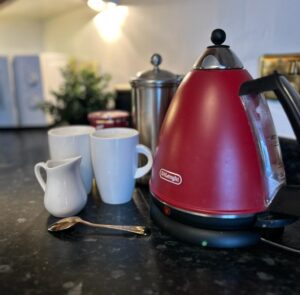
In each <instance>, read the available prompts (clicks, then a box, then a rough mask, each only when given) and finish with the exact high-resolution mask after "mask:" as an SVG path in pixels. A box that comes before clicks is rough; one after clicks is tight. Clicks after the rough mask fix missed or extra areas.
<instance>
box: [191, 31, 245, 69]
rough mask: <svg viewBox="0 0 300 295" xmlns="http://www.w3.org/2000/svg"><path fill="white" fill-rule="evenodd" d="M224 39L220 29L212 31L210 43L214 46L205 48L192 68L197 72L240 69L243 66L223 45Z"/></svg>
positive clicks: (228, 48) (226, 46)
mask: <svg viewBox="0 0 300 295" xmlns="http://www.w3.org/2000/svg"><path fill="white" fill-rule="evenodd" d="M225 39H226V33H225V32H224V31H223V30H222V29H216V30H213V32H212V33H211V41H212V42H213V43H214V45H212V46H208V47H207V49H206V51H205V52H204V54H203V55H202V56H201V57H200V58H199V59H198V60H197V62H196V63H195V65H194V67H193V68H194V69H197V70H202V69H205V70H216V69H220V70H225V69H242V68H243V64H242V63H241V61H240V60H239V58H238V57H237V56H236V55H235V54H234V52H233V51H232V50H231V49H230V47H229V46H228V45H223V43H224V41H225Z"/></svg>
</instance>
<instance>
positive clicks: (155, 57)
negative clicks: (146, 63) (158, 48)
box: [151, 53, 162, 69]
mask: <svg viewBox="0 0 300 295" xmlns="http://www.w3.org/2000/svg"><path fill="white" fill-rule="evenodd" d="M161 62H162V57H161V55H160V54H158V53H154V54H153V55H152V56H151V64H153V65H154V68H155V69H158V68H159V65H160V64H161Z"/></svg>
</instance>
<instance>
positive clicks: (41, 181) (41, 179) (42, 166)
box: [34, 162, 47, 192]
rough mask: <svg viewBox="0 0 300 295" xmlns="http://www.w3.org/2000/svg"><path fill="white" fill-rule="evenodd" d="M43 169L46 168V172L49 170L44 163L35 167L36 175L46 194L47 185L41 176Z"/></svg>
mask: <svg viewBox="0 0 300 295" xmlns="http://www.w3.org/2000/svg"><path fill="white" fill-rule="evenodd" d="M41 168H44V169H45V170H47V166H46V164H45V163H44V162H40V163H37V164H36V165H35V166H34V174H35V176H36V178H37V180H38V182H39V184H40V186H41V187H42V189H43V191H44V192H45V190H46V183H45V181H44V179H43V177H42V176H41Z"/></svg>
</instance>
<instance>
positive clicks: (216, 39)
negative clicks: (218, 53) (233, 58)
mask: <svg viewBox="0 0 300 295" xmlns="http://www.w3.org/2000/svg"><path fill="white" fill-rule="evenodd" d="M210 39H211V41H212V42H213V43H214V44H215V45H217V46H218V45H221V44H222V43H224V41H225V39H226V33H225V32H224V31H223V30H222V29H215V30H213V31H212V33H211V37H210Z"/></svg>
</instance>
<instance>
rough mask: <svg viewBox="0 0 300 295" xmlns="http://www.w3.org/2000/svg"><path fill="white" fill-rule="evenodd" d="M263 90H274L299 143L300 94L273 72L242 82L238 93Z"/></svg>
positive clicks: (244, 93)
mask: <svg viewBox="0 0 300 295" xmlns="http://www.w3.org/2000/svg"><path fill="white" fill-rule="evenodd" d="M265 91H274V92H275V94H276V96H277V98H278V100H279V101H280V103H281V105H282V107H283V109H284V110H285V113H286V114H287V116H288V118H289V121H290V123H291V125H292V128H293V130H294V132H295V135H296V137H297V141H298V143H300V95H299V93H298V92H297V91H296V90H295V89H294V88H293V86H292V85H291V84H290V82H289V81H288V80H287V79H286V78H285V77H284V76H283V75H280V74H278V73H277V72H274V74H272V75H269V76H266V77H262V78H258V79H255V80H250V81H247V82H244V83H243V84H242V85H241V87H240V92H239V95H240V96H243V95H249V94H259V93H262V92H265Z"/></svg>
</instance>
